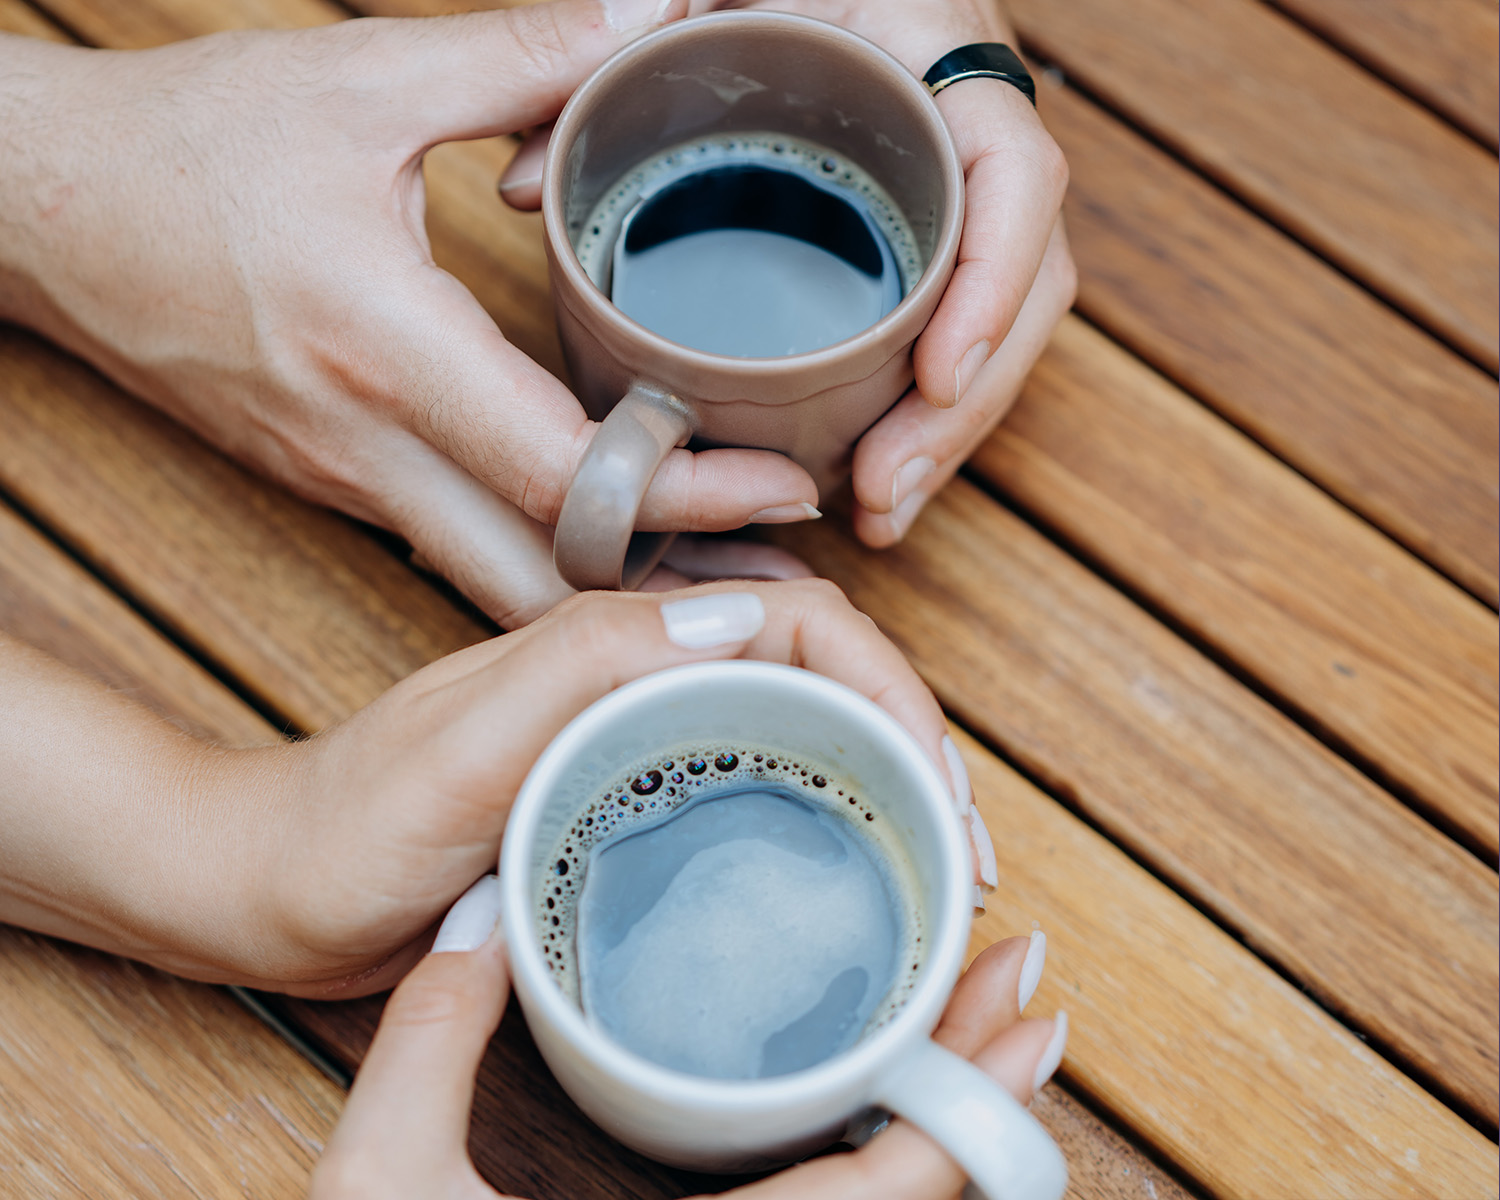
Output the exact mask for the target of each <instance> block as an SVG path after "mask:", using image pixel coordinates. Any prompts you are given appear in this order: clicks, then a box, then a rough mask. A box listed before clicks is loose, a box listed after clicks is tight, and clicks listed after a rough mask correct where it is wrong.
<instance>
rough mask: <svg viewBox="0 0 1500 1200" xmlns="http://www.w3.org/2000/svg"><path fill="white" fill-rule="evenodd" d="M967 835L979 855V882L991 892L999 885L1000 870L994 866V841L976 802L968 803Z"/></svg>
mask: <svg viewBox="0 0 1500 1200" xmlns="http://www.w3.org/2000/svg"><path fill="white" fill-rule="evenodd" d="M969 837H970V838H972V839H973V842H974V850H975V852H976V853H977V854H978V855H979V882H980V883H982V884H984V886H985V887H987V888H988V889H989V890H990V891H992V892H993V891H994V890H995V889H996V888H997V887H999V886H1000V872H999V871H998V870H997V869H996V867H995V843H994V842H993V841H992V840H991V839H990V831H989V829H988V828H986V826H985V823H984V817H982V816H981V815H980V813H979V806H978V805H977V804H971V805H969Z"/></svg>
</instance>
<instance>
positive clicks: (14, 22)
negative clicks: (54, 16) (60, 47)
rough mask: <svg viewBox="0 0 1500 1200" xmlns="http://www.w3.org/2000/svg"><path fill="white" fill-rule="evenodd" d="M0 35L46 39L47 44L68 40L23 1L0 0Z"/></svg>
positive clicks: (59, 30) (61, 32) (60, 31)
mask: <svg viewBox="0 0 1500 1200" xmlns="http://www.w3.org/2000/svg"><path fill="white" fill-rule="evenodd" d="M0 33H19V34H23V35H25V36H26V37H37V38H46V39H47V40H48V41H49V42H65V41H67V40H68V35H67V34H65V33H64V32H63V31H62V30H61V29H59V28H58V27H57V26H56V25H54V24H52V22H51V21H49V20H47V19H46V18H45V17H43V16H42V15H41V14H40V13H39V12H37V11H36V9H34V8H32V7H31V6H30V5H29V4H27V3H26V2H25V0H0Z"/></svg>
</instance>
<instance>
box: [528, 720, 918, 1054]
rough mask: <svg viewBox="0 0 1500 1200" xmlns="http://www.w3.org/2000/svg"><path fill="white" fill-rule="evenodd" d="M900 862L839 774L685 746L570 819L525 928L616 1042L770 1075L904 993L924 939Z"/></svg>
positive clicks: (853, 1029)
mask: <svg viewBox="0 0 1500 1200" xmlns="http://www.w3.org/2000/svg"><path fill="white" fill-rule="evenodd" d="M902 861H904V860H903V859H902V858H901V856H900V852H899V849H896V848H895V847H893V845H892V844H891V841H890V839H889V834H888V831H887V830H885V829H884V827H883V822H882V821H881V819H880V817H879V816H878V814H877V813H875V812H874V811H873V810H872V809H870V808H869V807H868V806H867V805H866V804H865V803H864V802H863V800H862V799H861V798H860V797H859V796H857V795H854V794H852V792H851V790H850V789H849V788H847V787H843V786H840V783H839V781H838V780H837V779H834V778H831V777H829V776H827V775H824V774H818V773H817V772H816V771H815V770H814V769H812V768H810V767H807V766H804V765H803V764H800V763H797V762H795V761H790V760H787V759H786V758H784V757H777V756H776V755H774V754H773V753H770V752H767V751H764V750H750V751H746V750H741V749H729V748H723V747H720V748H718V749H716V750H713V752H711V753H710V752H709V751H708V750H704V751H702V752H697V751H694V750H693V749H691V748H690V749H689V750H688V751H687V752H686V753H685V754H683V755H681V756H674V757H672V758H669V759H665V760H660V761H658V762H656V763H653V764H651V765H648V766H647V767H646V768H645V769H644V770H640V771H637V772H633V773H632V775H631V777H630V778H629V779H627V780H622V781H621V782H620V784H619V786H617V787H616V788H614V789H612V790H611V791H610V792H609V793H608V794H607V795H605V796H604V797H602V798H601V799H599V800H598V801H596V802H595V803H594V804H592V805H590V806H589V807H588V808H587V809H586V810H585V811H584V812H583V813H581V814H580V815H579V817H578V818H577V820H575V822H574V823H573V825H572V827H571V829H570V830H569V831H568V833H567V834H566V835H565V836H564V838H563V839H562V841H561V842H560V843H559V846H558V853H557V857H556V859H555V860H554V869H553V872H552V875H551V876H550V877H549V878H548V879H547V880H546V881H545V883H544V886H543V889H542V894H541V896H540V897H539V906H538V909H537V919H538V924H539V930H540V933H541V936H542V939H543V946H544V948H545V950H546V952H547V957H548V961H549V964H550V965H551V966H552V968H553V971H554V974H555V975H556V976H557V977H558V980H559V982H560V983H561V984H563V986H564V989H565V990H566V991H568V992H569V993H570V994H571V995H573V996H574V998H575V999H576V1000H578V1001H579V1003H580V1006H581V1007H582V1008H583V1010H584V1013H585V1014H586V1015H587V1017H588V1018H589V1020H590V1022H591V1023H592V1024H594V1025H595V1026H596V1027H598V1028H600V1029H601V1030H602V1031H603V1032H605V1033H607V1034H608V1035H609V1036H610V1037H611V1038H613V1039H614V1040H615V1041H616V1042H618V1043H619V1044H621V1045H623V1046H625V1047H627V1048H628V1049H630V1050H633V1051H634V1052H635V1053H637V1054H639V1055H641V1056H642V1057H644V1058H647V1059H650V1060H652V1061H654V1062H658V1063H661V1064H662V1065H663V1066H668V1067H672V1068H675V1069H677V1070H680V1071H685V1072H688V1073H690V1074H695V1075H704V1076H709V1077H714V1078H727V1079H751V1078H763V1077H769V1076H775V1075H783V1074H787V1073H789V1072H792V1071H797V1070H801V1069H803V1068H805V1067H810V1066H813V1065H815V1064H817V1063H819V1062H822V1061H824V1060H825V1059H827V1058H830V1057H832V1056H833V1055H836V1054H839V1053H841V1052H842V1051H844V1050H846V1049H848V1048H849V1047H850V1046H852V1045H853V1044H854V1043H855V1042H857V1041H858V1040H859V1039H860V1037H861V1036H863V1035H864V1034H865V1033H866V1032H867V1031H868V1030H870V1029H871V1028H873V1027H875V1026H876V1025H878V1024H880V1023H881V1022H882V1021H883V1020H884V1019H885V1018H886V1017H888V1016H889V1015H890V1014H891V1013H892V1012H894V1011H895V1010H896V1009H897V1008H898V1007H899V1006H900V1004H901V1002H902V1000H903V999H904V998H905V995H906V993H907V990H908V989H909V987H910V985H911V982H912V980H913V978H914V977H915V974H916V971H917V968H918V966H919V965H920V961H921V953H922V946H921V932H920V926H921V921H920V916H919V914H918V913H917V911H916V909H915V907H914V906H913V904H912V902H911V900H910V899H909V897H910V895H911V894H912V893H913V889H912V888H911V886H910V885H909V884H908V883H907V882H906V881H905V875H904V873H903V870H902V868H901V865H900V864H901V862H902Z"/></svg>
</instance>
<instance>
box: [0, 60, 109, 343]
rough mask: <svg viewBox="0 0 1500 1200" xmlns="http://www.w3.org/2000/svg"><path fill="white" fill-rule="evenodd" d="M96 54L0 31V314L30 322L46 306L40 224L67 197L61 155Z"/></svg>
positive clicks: (45, 243)
mask: <svg viewBox="0 0 1500 1200" xmlns="http://www.w3.org/2000/svg"><path fill="white" fill-rule="evenodd" d="M98 53H99V52H98V51H92V50H85V49H81V48H79V47H76V46H59V45H56V44H54V43H50V42H44V41H40V40H38V39H36V38H27V37H19V36H15V35H9V34H0V158H3V160H4V162H5V170H4V171H0V318H4V319H6V320H12V321H19V322H22V323H25V324H34V323H35V322H34V320H33V319H32V318H33V315H34V314H36V313H37V312H38V311H39V310H40V309H42V308H44V307H45V305H46V291H45V287H44V286H43V282H44V279H45V267H46V262H45V260H46V257H47V254H48V247H49V243H50V242H51V240H52V235H51V231H50V230H49V229H48V224H49V222H51V221H53V220H54V219H55V218H56V217H57V216H58V215H59V213H60V212H61V208H62V207H64V206H65V205H66V201H67V199H68V194H67V193H68V185H69V182H70V180H69V171H68V168H67V166H66V165H65V162H64V160H65V159H66V157H67V156H68V155H70V154H71V153H72V152H73V149H74V146H75V145H76V142H77V141H78V138H77V134H78V133H79V131H80V128H81V126H80V117H81V113H80V103H79V101H80V99H81V95H80V92H81V86H80V85H81V83H82V78H83V75H84V74H86V67H87V63H88V60H89V59H90V58H92V57H94V56H96V55H97V54H98ZM96 119H97V117H96Z"/></svg>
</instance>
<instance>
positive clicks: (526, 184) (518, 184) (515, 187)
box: [499, 171, 542, 196]
mask: <svg viewBox="0 0 1500 1200" xmlns="http://www.w3.org/2000/svg"><path fill="white" fill-rule="evenodd" d="M541 186H542V173H541V172H540V171H538V172H537V173H536V174H535V175H525V176H521V177H518V178H515V179H512V178H511V177H510V176H509V175H502V176H500V183H499V189H500V194H501V195H502V196H503V195H505V193H506V192H515V191H519V190H520V189H521V188H537V187H541Z"/></svg>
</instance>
